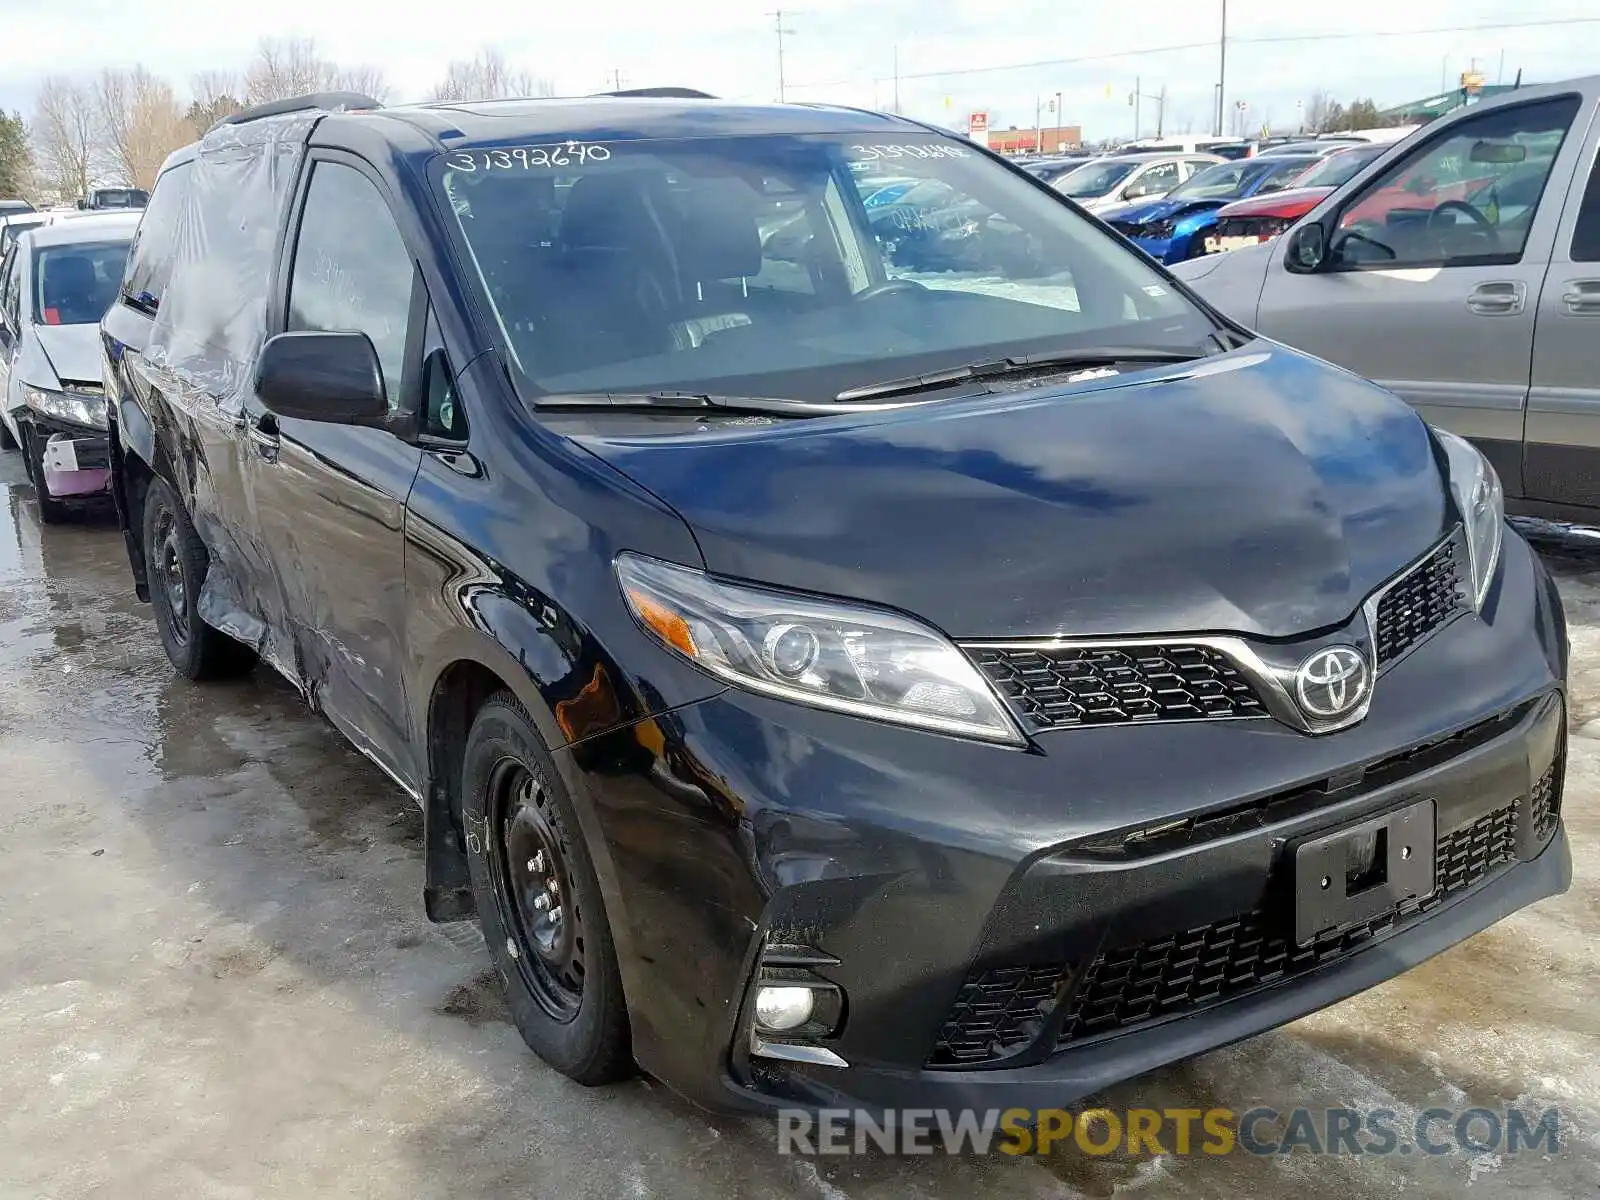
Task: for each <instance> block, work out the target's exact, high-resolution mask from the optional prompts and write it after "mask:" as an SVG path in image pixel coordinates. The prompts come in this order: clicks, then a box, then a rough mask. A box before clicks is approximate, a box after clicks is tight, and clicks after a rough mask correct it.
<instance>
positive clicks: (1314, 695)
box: [1294, 646, 1370, 721]
mask: <svg viewBox="0 0 1600 1200" xmlns="http://www.w3.org/2000/svg"><path fill="white" fill-rule="evenodd" d="M1369 678H1370V675H1369V672H1368V670H1367V660H1366V658H1365V656H1364V655H1362V653H1361V652H1360V651H1359V650H1357V649H1355V648H1354V647H1352V646H1326V647H1324V648H1323V649H1321V650H1318V651H1317V652H1316V653H1315V654H1313V655H1312V656H1311V657H1310V658H1308V659H1306V660H1305V662H1303V663H1301V664H1300V669H1299V670H1297V671H1296V672H1295V674H1294V694H1295V698H1296V699H1297V700H1299V701H1300V707H1301V709H1302V710H1303V711H1304V712H1305V714H1306V715H1307V716H1308V717H1314V718H1316V719H1317V720H1319V721H1329V720H1336V719H1338V718H1339V717H1347V716H1349V715H1350V714H1351V713H1353V712H1355V710H1356V709H1358V708H1360V707H1361V704H1362V702H1363V701H1364V700H1366V698H1367V686H1368V681H1369Z"/></svg>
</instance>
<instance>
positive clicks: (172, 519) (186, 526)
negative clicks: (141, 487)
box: [144, 477, 256, 679]
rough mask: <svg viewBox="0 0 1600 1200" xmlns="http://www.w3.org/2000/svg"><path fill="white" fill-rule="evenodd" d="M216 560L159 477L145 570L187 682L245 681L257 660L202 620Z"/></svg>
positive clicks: (161, 626) (147, 505)
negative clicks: (241, 678) (202, 603)
mask: <svg viewBox="0 0 1600 1200" xmlns="http://www.w3.org/2000/svg"><path fill="white" fill-rule="evenodd" d="M209 562H210V559H209V558H208V557H207V555H206V548H205V543H204V542H202V541H201V540H200V535H199V534H197V533H196V532H195V531H194V526H193V525H192V524H190V522H189V514H188V513H187V512H185V511H184V507H183V503H182V502H181V501H180V500H179V499H178V496H177V493H175V492H174V491H173V490H172V485H171V484H169V483H167V481H166V480H164V479H161V478H160V477H156V478H153V479H151V481H150V486H149V488H147V489H146V491H145V501H144V569H145V578H146V579H147V580H148V581H149V586H150V607H151V608H153V609H154V610H155V615H156V629H157V630H158V631H159V632H160V634H161V644H162V646H164V647H165V648H166V651H167V657H168V658H169V659H170V660H171V661H172V666H173V669H174V670H176V671H177V672H178V674H180V675H182V676H184V677H185V678H186V679H224V678H227V677H229V676H232V675H243V674H244V673H245V672H246V671H248V670H249V669H250V668H251V667H252V666H254V665H255V661H256V654H255V651H254V650H252V649H251V648H250V647H249V646H246V645H244V644H243V643H242V642H236V641H234V640H233V639H232V638H231V637H229V636H228V635H227V634H225V633H223V632H222V631H221V630H220V629H214V628H212V627H211V626H210V625H207V624H206V623H205V621H203V620H202V619H201V618H200V612H199V607H198V606H199V602H200V588H201V585H203V584H204V583H205V581H206V568H207V566H208V565H209Z"/></svg>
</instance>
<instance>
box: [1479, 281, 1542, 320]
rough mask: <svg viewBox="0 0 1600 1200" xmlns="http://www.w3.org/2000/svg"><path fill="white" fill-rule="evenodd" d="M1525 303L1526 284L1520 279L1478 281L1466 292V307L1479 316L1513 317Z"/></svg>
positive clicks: (1526, 298)
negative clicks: (1476, 284)
mask: <svg viewBox="0 0 1600 1200" xmlns="http://www.w3.org/2000/svg"><path fill="white" fill-rule="evenodd" d="M1527 303H1528V285H1527V284H1525V283H1523V282H1522V281H1521V280H1513V279H1497V280H1495V281H1493V282H1492V283H1480V284H1479V285H1478V286H1477V287H1475V288H1473V289H1472V291H1471V292H1469V293H1467V308H1469V309H1470V310H1471V311H1473V312H1475V313H1477V314H1478V315H1479V316H1480V317H1514V316H1516V315H1517V314H1518V313H1520V312H1521V311H1522V310H1523V308H1524V307H1525V306H1526V305H1527Z"/></svg>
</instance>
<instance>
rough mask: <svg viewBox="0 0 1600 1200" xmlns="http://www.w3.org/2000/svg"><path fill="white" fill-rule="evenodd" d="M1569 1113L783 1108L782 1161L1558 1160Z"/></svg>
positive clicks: (780, 1119) (780, 1124) (780, 1118)
mask: <svg viewBox="0 0 1600 1200" xmlns="http://www.w3.org/2000/svg"><path fill="white" fill-rule="evenodd" d="M1566 1128H1567V1126H1566V1123H1565V1121H1564V1120H1563V1118H1562V1116H1561V1113H1560V1110H1558V1109H1554V1108H1551V1109H1546V1110H1544V1111H1543V1112H1533V1111H1531V1110H1525V1109H1520V1108H1509V1109H1498V1110H1497V1109H1490V1108H1467V1109H1459V1110H1457V1109H1448V1108H1425V1109H1422V1110H1421V1111H1419V1112H1417V1113H1416V1114H1415V1115H1403V1114H1401V1113H1398V1112H1395V1111H1394V1110H1392V1109H1386V1108H1375V1109H1356V1108H1294V1109H1290V1110H1289V1111H1287V1112H1280V1111H1279V1110H1277V1109H1274V1108H1267V1107H1260V1106H1258V1107H1256V1108H1251V1109H1247V1110H1245V1111H1244V1112H1242V1113H1238V1114H1236V1113H1235V1112H1234V1110H1232V1109H1228V1108H1208V1109H1200V1108H1166V1109H1155V1108H1129V1109H1108V1108H1093V1109H1087V1110H1085V1111H1083V1112H1073V1111H1071V1110H1069V1109H1061V1108H1042V1109H1027V1108H1011V1109H986V1110H978V1109H942V1108H941V1109H929V1108H922V1109H916V1108H905V1109H883V1110H877V1111H873V1110H867V1109H845V1108H838V1109H822V1110H821V1111H819V1112H809V1111H805V1110H802V1109H785V1110H783V1111H782V1112H780V1113H779V1114H778V1152H779V1153H780V1154H804V1155H819V1154H838V1155H844V1154H867V1153H872V1152H878V1153H886V1154H941V1153H942V1154H994V1153H1000V1154H1049V1153H1051V1152H1072V1151H1076V1152H1079V1153H1083V1154H1090V1155H1104V1154H1112V1153H1116V1152H1118V1151H1122V1152H1125V1153H1127V1154H1129V1155H1141V1154H1145V1155H1156V1154H1184V1155H1186V1154H1209V1155H1223V1154H1237V1153H1240V1152H1243V1153H1245V1154H1257V1155H1269V1154H1294V1153H1297V1152H1298V1153H1305V1154H1340V1155H1375V1156H1379V1157H1386V1156H1389V1155H1395V1154H1399V1155H1408V1154H1418V1155H1424V1156H1436V1155H1441V1154H1487V1153H1496V1154H1520V1153H1523V1152H1524V1151H1534V1152H1537V1153H1541V1154H1555V1153H1557V1152H1559V1150H1560V1149H1561V1145H1562V1140H1563V1134H1564V1132H1565V1130H1566Z"/></svg>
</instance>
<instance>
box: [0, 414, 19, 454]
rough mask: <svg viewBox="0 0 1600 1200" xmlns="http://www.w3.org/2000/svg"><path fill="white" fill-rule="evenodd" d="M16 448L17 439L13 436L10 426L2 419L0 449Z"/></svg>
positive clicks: (0, 423) (0, 424)
mask: <svg viewBox="0 0 1600 1200" xmlns="http://www.w3.org/2000/svg"><path fill="white" fill-rule="evenodd" d="M16 448H17V439H16V438H14V437H12V436H11V429H10V427H9V426H8V425H7V424H6V423H5V422H4V421H0V450H15V449H16Z"/></svg>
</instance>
